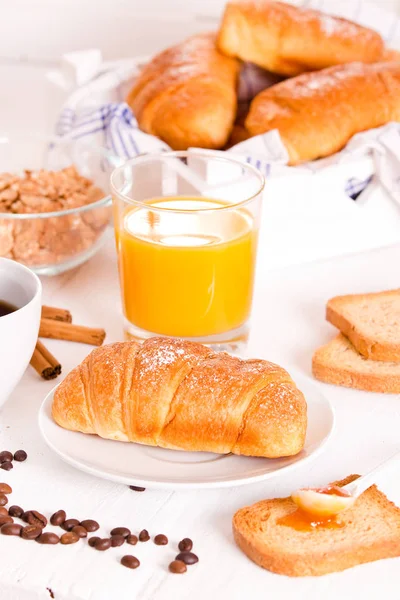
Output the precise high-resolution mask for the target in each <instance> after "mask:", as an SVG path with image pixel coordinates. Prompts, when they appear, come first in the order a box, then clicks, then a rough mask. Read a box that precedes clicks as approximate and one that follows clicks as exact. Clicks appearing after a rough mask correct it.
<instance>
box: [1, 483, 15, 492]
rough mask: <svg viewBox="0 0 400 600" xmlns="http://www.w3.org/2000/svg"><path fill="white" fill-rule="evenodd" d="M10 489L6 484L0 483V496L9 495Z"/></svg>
mask: <svg viewBox="0 0 400 600" xmlns="http://www.w3.org/2000/svg"><path fill="white" fill-rule="evenodd" d="M11 493H12V488H11V486H10V485H8V483H0V494H11Z"/></svg>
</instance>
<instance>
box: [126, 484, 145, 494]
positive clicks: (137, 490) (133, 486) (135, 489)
mask: <svg viewBox="0 0 400 600" xmlns="http://www.w3.org/2000/svg"><path fill="white" fill-rule="evenodd" d="M129 489H130V490H133V491H134V492H144V491H146V488H142V487H139V486H138V485H130V486H129Z"/></svg>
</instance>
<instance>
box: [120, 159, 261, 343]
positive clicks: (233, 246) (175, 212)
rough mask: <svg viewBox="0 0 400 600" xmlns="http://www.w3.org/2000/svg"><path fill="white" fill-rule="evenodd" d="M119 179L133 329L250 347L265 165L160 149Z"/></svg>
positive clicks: (123, 272)
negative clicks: (258, 167) (260, 168)
mask: <svg viewBox="0 0 400 600" xmlns="http://www.w3.org/2000/svg"><path fill="white" fill-rule="evenodd" d="M111 188H112V194H113V200H114V223H115V237H116V245H117V252H118V266H119V275H120V283H121V294H122V303H123V312H124V321H125V332H126V335H127V337H131V338H135V339H138V340H144V339H147V338H148V337H151V336H155V335H162V336H168V337H183V338H187V339H191V340H195V341H200V342H202V343H205V344H208V345H210V346H213V347H214V348H217V349H225V350H228V351H240V350H241V349H242V346H243V344H245V342H246V340H247V336H248V330H249V318H250V312H251V305H252V296H253V283H254V270H255V262H256V253H257V238H258V228H259V220H260V209H261V199H262V191H263V188H264V178H263V176H262V174H261V172H260V171H258V170H257V169H255V168H254V167H252V166H251V165H249V164H246V163H244V162H242V161H240V160H238V159H235V158H230V157H228V155H226V154H225V153H222V152H212V151H208V150H188V151H185V152H183V151H182V152H160V153H157V154H146V155H141V156H138V157H136V158H134V159H132V160H130V161H128V162H127V163H125V164H124V165H122V166H121V167H118V168H117V169H115V171H114V172H113V173H112V176H111Z"/></svg>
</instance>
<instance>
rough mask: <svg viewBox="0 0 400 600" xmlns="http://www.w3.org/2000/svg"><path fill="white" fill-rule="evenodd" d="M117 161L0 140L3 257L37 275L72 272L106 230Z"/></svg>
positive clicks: (87, 150)
mask: <svg viewBox="0 0 400 600" xmlns="http://www.w3.org/2000/svg"><path fill="white" fill-rule="evenodd" d="M119 164H121V159H119V158H118V157H117V155H116V154H114V153H112V152H110V151H109V150H107V149H105V148H102V147H100V146H93V145H89V144H88V143H87V142H85V141H84V140H63V139H62V138H61V139H59V138H44V137H38V136H37V137H34V136H15V135H7V134H3V135H2V134H0V256H3V257H6V258H11V259H13V260H16V261H18V262H21V263H23V264H24V265H26V266H28V267H30V268H31V269H32V271H34V272H35V273H37V274H39V275H56V274H58V273H62V272H63V271H67V270H68V269H72V268H74V267H76V266H78V265H80V264H82V263H83V262H85V261H86V260H88V259H89V258H90V257H92V256H93V255H94V254H95V253H96V252H97V250H99V248H100V247H101V246H102V244H103V243H104V241H105V238H106V236H107V233H108V232H109V230H110V227H109V224H110V222H111V218H112V206H111V205H112V201H111V197H110V195H109V193H108V190H109V176H110V173H111V171H112V170H113V169H114V168H115V167H116V166H117V165H119Z"/></svg>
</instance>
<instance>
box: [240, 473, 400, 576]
mask: <svg viewBox="0 0 400 600" xmlns="http://www.w3.org/2000/svg"><path fill="white" fill-rule="evenodd" d="M357 477H358V475H350V476H349V477H347V478H346V479H344V480H342V481H339V482H336V483H335V485H346V484H347V483H350V481H354V479H356V478H357ZM295 510H296V505H295V504H294V502H293V500H292V499H291V498H276V499H274V500H262V501H261V502H257V504H253V506H248V507H246V508H242V509H240V510H239V511H238V512H237V513H236V514H235V515H234V517H233V535H234V538H235V541H236V543H237V544H238V546H239V548H241V550H243V552H244V553H245V554H247V556H248V557H249V558H250V559H251V560H253V561H254V562H255V563H257V564H258V565H260V566H261V567H263V568H264V569H268V570H269V571H273V572H274V573H279V574H281V575H290V576H292V577H302V576H305V575H325V574H326V573H333V572H335V571H344V570H345V569H349V568H350V567H354V566H356V565H360V564H362V563H366V562H371V561H374V560H380V559H382V558H392V557H395V556H400V508H397V506H395V504H393V503H392V502H390V501H389V500H388V499H387V498H386V496H385V495H384V494H383V493H382V492H380V491H379V490H378V488H377V487H376V486H374V485H373V486H371V487H370V488H368V490H366V491H365V492H364V493H363V494H361V496H359V498H357V500H356V501H355V503H354V505H353V506H352V507H351V508H349V509H347V510H345V511H343V513H341V516H340V520H341V521H342V522H344V523H345V525H344V527H343V528H338V529H327V528H325V529H324V528H320V529H314V530H312V531H298V530H296V529H293V528H292V527H287V526H285V525H280V524H278V523H277V520H278V519H280V518H281V517H283V516H285V515H288V514H289V513H291V512H294V511H295Z"/></svg>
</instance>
